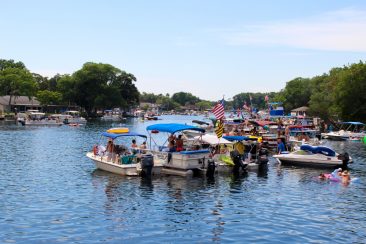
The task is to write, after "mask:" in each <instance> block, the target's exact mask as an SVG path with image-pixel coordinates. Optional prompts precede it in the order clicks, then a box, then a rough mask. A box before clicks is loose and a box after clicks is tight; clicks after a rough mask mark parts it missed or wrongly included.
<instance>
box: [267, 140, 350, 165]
mask: <svg viewBox="0 0 366 244" xmlns="http://www.w3.org/2000/svg"><path fill="white" fill-rule="evenodd" d="M273 157H274V158H275V159H276V160H277V161H278V162H279V163H281V164H289V165H301V166H311V167H325V168H328V167H329V168H334V167H347V165H348V163H352V158H351V157H350V156H349V155H348V153H344V154H338V153H336V152H335V151H333V150H332V149H331V148H329V147H325V146H317V147H316V146H314V147H313V146H310V145H302V146H301V147H300V150H296V151H294V152H290V153H284V154H278V155H274V156H273Z"/></svg>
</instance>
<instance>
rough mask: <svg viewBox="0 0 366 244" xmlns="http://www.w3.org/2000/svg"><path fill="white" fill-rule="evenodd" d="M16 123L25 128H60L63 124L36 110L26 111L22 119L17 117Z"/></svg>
mask: <svg viewBox="0 0 366 244" xmlns="http://www.w3.org/2000/svg"><path fill="white" fill-rule="evenodd" d="M18 122H19V123H21V124H22V125H26V126H35V125H36V126H40V125H41V126H42V125H44V126H60V125H63V122H62V121H61V120H60V119H58V118H54V117H52V116H46V114H45V113H41V112H39V111H38V110H28V111H27V112H26V113H25V116H24V117H19V118H18Z"/></svg>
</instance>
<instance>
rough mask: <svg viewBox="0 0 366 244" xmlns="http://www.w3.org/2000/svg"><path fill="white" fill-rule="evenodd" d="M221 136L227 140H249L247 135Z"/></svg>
mask: <svg viewBox="0 0 366 244" xmlns="http://www.w3.org/2000/svg"><path fill="white" fill-rule="evenodd" d="M223 138H224V139H226V140H228V141H248V140H251V139H250V138H249V137H247V136H224V137H223ZM253 140H257V139H254V138H253Z"/></svg>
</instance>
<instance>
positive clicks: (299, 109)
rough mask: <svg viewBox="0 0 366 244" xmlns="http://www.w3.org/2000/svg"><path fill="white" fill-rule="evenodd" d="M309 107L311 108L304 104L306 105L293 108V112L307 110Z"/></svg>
mask: <svg viewBox="0 0 366 244" xmlns="http://www.w3.org/2000/svg"><path fill="white" fill-rule="evenodd" d="M308 109H309V107H306V106H304V107H300V108H295V109H293V110H291V112H305V111H307V110H308Z"/></svg>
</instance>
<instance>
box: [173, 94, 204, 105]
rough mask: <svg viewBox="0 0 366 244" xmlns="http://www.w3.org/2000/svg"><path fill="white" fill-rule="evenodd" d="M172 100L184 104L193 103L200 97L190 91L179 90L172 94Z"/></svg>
mask: <svg viewBox="0 0 366 244" xmlns="http://www.w3.org/2000/svg"><path fill="white" fill-rule="evenodd" d="M172 100H173V101H174V102H176V103H178V104H180V105H182V106H185V105H189V104H190V105H193V104H196V103H197V102H199V101H200V99H199V98H198V97H196V96H194V95H192V94H191V93H189V92H177V93H174V94H173V96H172Z"/></svg>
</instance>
